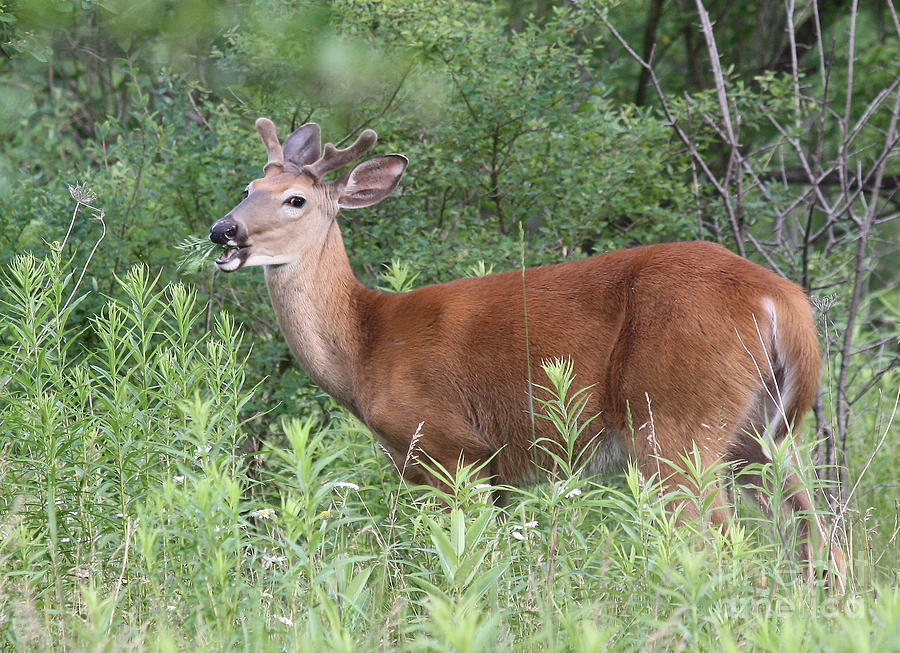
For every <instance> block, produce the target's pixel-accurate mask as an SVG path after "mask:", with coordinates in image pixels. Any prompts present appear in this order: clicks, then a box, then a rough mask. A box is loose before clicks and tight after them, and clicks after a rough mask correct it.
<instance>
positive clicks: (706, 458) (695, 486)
mask: <svg viewBox="0 0 900 653" xmlns="http://www.w3.org/2000/svg"><path fill="white" fill-rule="evenodd" d="M701 435H704V438H703V439H700V438H698V437H697V434H696V433H695V432H694V430H693V429H689V428H688V427H686V426H684V425H683V424H681V423H679V422H676V421H675V420H671V419H665V418H664V417H660V416H657V417H655V418H654V420H653V421H652V423H650V422H644V423H643V424H642V425H641V426H640V427H638V429H637V432H636V437H635V438H634V440H633V442H632V455H633V456H634V458H635V460H636V461H637V464H638V469H640V471H641V473H642V474H643V475H644V476H645V477H650V476H651V475H654V474H655V475H657V476H658V477H659V479H660V481H661V482H662V485H663V488H664V490H665V491H666V492H677V493H682V494H684V495H686V496H684V497H683V498H679V499H675V500H673V501H670V503H669V506H668V507H669V509H670V510H672V511H674V510H676V509H679V507H680V510H679V513H678V514H679V521H685V520H693V521H696V520H699V519H701V518H702V519H704V520H708V521H709V522H710V523H712V524H713V525H715V526H719V527H723V526H724V525H725V524H726V523H727V522H728V521H729V520H730V519H731V517H732V510H731V505H730V503H729V501H728V495H727V493H726V492H725V490H724V489H723V488H722V485H721V479H720V478H719V477H718V472H717V471H715V469H716V468H717V467H718V466H719V463H720V462H721V460H722V454H723V452H721V451H720V450H719V446H718V442H717V441H715V440H714V439H711V438H708V437H705V434H704V433H703V432H702V430H701ZM695 446H696V451H697V452H698V453H699V469H697V470H688V469H687V468H688V467H689V466H693V465H694V464H695V460H696V458H695V457H694V453H693V452H694V450H695ZM711 474H715V476H714V477H712V476H710V475H711Z"/></svg>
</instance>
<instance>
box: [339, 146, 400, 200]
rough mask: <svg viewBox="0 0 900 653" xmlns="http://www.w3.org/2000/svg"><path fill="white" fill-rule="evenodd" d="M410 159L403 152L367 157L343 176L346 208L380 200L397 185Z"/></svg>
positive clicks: (342, 197) (340, 196)
mask: <svg viewBox="0 0 900 653" xmlns="http://www.w3.org/2000/svg"><path fill="white" fill-rule="evenodd" d="M408 163H409V161H408V160H407V158H406V157H405V156H403V155H401V154H385V155H384V156H379V157H377V158H374V159H369V160H368V161H363V162H362V163H360V164H359V165H357V166H356V167H355V168H353V170H351V171H350V174H348V175H347V177H346V180H343V183H342V184H341V189H340V190H341V192H340V195H339V196H338V205H339V206H340V207H341V208H342V209H360V208H363V207H365V206H372V205H373V204H377V203H378V202H380V201H381V200H383V199H384V198H385V197H387V196H388V195H390V194H391V191H393V190H394V189H395V188H396V187H397V183H398V182H399V181H400V177H402V176H403V172H404V171H405V170H406V165H407V164H408Z"/></svg>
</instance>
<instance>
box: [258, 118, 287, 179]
mask: <svg viewBox="0 0 900 653" xmlns="http://www.w3.org/2000/svg"><path fill="white" fill-rule="evenodd" d="M256 130H257V131H258V132H259V135H260V136H262V140H263V143H264V144H265V146H266V153H267V154H268V155H269V161H268V163H266V165H265V166H263V172H265V173H267V174H268V170H269V166H279V167H280V168H282V169H284V151H283V150H282V149H281V143H279V142H278V134H276V133H275V124H274V123H273V122H272V121H271V120H269V119H268V118H260V119H258V120H257V121H256Z"/></svg>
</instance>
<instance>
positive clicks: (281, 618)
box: [272, 614, 294, 626]
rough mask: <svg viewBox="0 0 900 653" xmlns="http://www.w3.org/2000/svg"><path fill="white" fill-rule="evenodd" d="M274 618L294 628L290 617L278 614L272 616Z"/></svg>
mask: <svg viewBox="0 0 900 653" xmlns="http://www.w3.org/2000/svg"><path fill="white" fill-rule="evenodd" d="M272 616H273V617H275V618H276V619H278V621H280V622H281V623H283V624H284V625H285V626H293V625H294V622H293V621H291V620H290V619H289V618H288V617H282V616H281V615H277V614H276V615H272Z"/></svg>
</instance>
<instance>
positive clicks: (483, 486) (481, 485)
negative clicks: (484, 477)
mask: <svg viewBox="0 0 900 653" xmlns="http://www.w3.org/2000/svg"><path fill="white" fill-rule="evenodd" d="M475 489H476V490H490V489H491V484H490V483H479V484H478V485H476V486H475Z"/></svg>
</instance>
